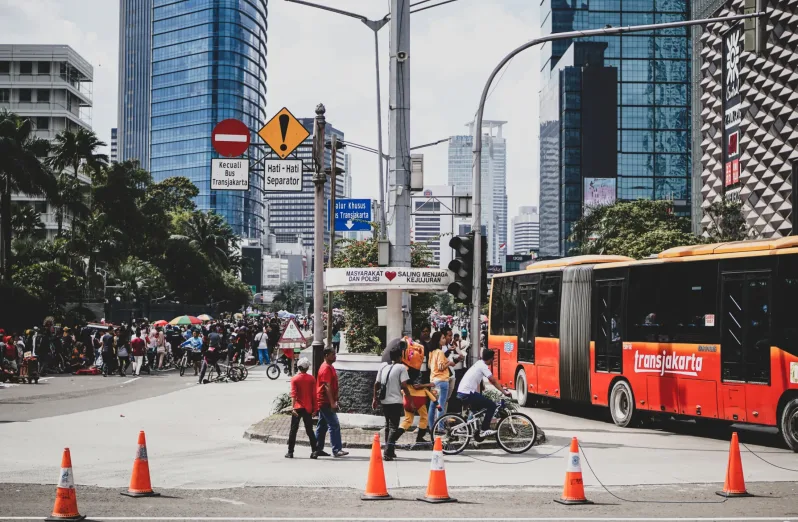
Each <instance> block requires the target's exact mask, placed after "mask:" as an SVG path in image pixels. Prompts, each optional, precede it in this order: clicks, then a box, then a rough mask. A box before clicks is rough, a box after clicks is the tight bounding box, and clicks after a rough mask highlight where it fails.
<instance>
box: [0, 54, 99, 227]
mask: <svg viewBox="0 0 798 522" xmlns="http://www.w3.org/2000/svg"><path fill="white" fill-rule="evenodd" d="M93 78H94V69H93V67H92V66H91V64H89V62H87V61H86V60H85V59H84V58H83V57H81V56H80V55H79V54H78V53H76V52H75V51H74V50H73V49H72V48H71V47H69V46H67V45H0V109H6V110H8V111H9V112H13V113H15V114H17V115H19V116H22V117H23V118H29V119H30V120H31V121H32V122H33V125H34V127H35V131H34V134H35V136H36V137H37V138H41V139H46V140H53V139H55V137H56V136H57V135H58V134H59V133H60V132H62V131H64V130H70V131H76V130H78V129H81V128H82V129H88V130H91V108H92V85H93ZM78 177H79V179H80V180H81V181H83V182H84V183H88V182H89V178H88V177H86V176H84V175H83V174H82V173H81V174H79V176H78ZM12 200H13V201H15V202H17V203H20V204H27V205H30V206H32V207H33V208H34V209H35V210H36V211H37V212H39V213H40V214H41V216H42V222H43V223H44V230H45V235H46V236H47V237H51V238H52V237H54V236H55V234H56V232H57V230H58V223H57V220H56V215H55V209H54V208H52V207H50V205H49V203H48V202H47V200H46V199H45V198H44V197H31V196H28V195H27V194H14V195H12ZM70 226H71V220H70V219H67V220H66V221H65V222H64V227H65V228H66V229H69V228H70Z"/></svg>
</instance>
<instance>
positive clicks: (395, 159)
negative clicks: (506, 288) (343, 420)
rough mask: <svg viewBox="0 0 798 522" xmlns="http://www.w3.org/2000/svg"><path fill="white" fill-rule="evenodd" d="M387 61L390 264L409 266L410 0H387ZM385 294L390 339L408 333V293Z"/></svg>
mask: <svg viewBox="0 0 798 522" xmlns="http://www.w3.org/2000/svg"><path fill="white" fill-rule="evenodd" d="M390 60H391V62H390V66H391V67H390V86H391V89H390V99H389V108H390V111H391V114H390V132H391V141H390V146H389V149H388V150H389V155H390V163H389V166H388V179H389V183H388V186H389V190H390V193H389V197H388V203H389V205H390V208H391V211H392V216H391V219H390V223H389V225H388V240H389V241H390V242H391V248H390V263H391V266H394V267H410V0H391V45H390ZM387 294H388V295H387V301H388V302H387V305H388V307H387V311H388V324H387V328H386V330H387V331H386V334H387V340H388V341H389V342H390V341H391V340H392V339H395V338H397V337H401V336H402V334H404V333H408V334H409V333H410V330H411V326H410V314H409V312H410V296H409V295H408V294H407V292H402V291H400V290H391V291H388V292H387ZM405 312H407V316H405Z"/></svg>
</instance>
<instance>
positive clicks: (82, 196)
mask: <svg viewBox="0 0 798 522" xmlns="http://www.w3.org/2000/svg"><path fill="white" fill-rule="evenodd" d="M55 179H56V189H55V192H54V193H53V194H52V196H51V197H50V204H51V205H52V206H53V207H55V219H56V222H57V223H58V236H59V237H60V236H61V232H62V230H63V227H64V218H65V217H66V215H67V214H68V213H69V214H71V215H72V216H75V217H79V218H82V217H85V216H87V215H88V214H89V213H90V210H89V206H88V205H87V204H86V201H87V200H88V194H89V192H90V190H91V188H90V187H89V185H86V184H85V183H83V182H81V181H80V180H78V179H77V178H75V177H74V176H70V175H69V174H67V173H66V172H61V173H60V174H58V176H56V177H55Z"/></svg>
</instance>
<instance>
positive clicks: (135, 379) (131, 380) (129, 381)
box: [119, 377, 141, 386]
mask: <svg viewBox="0 0 798 522" xmlns="http://www.w3.org/2000/svg"><path fill="white" fill-rule="evenodd" d="M139 379H141V377H134V378H132V379H129V380H127V381H125V382H123V383H122V384H129V383H131V382H133V381H137V380H139ZM122 384H120V385H119V386H122Z"/></svg>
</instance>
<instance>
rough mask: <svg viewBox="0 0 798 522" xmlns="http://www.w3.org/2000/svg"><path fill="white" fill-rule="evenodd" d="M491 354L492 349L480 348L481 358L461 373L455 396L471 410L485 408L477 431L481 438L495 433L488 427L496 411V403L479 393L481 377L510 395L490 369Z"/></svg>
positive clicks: (492, 354)
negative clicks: (461, 377)
mask: <svg viewBox="0 0 798 522" xmlns="http://www.w3.org/2000/svg"><path fill="white" fill-rule="evenodd" d="M493 356H494V353H493V350H488V349H487V348H486V349H484V350H482V358H481V359H480V360H479V361H477V362H476V364H474V365H473V366H472V367H471V368H469V369H468V371H467V372H466V373H465V375H463V380H462V381H460V386H459V387H458V388H457V398H458V399H460V400H461V401H463V403H465V404H468V405H469V406H470V407H471V410H472V411H479V410H485V416H484V417H483V418H482V427H481V428H480V432H479V436H480V437H482V438H485V437H489V436H491V435H495V434H496V431H495V430H492V429H490V421H491V420H492V419H493V414H494V413H496V403H495V402H493V401H492V400H490V399H488V398H487V397H485V396H484V395H482V394H481V393H479V386H480V385H481V384H482V379H483V378H486V377H487V379H488V381H490V383H491V384H492V385H494V386H495V387H496V389H497V390H501V391H502V393H504V394H505V395H506V396H508V397H510V396H511V394H510V392H509V391H507V389H506V388H504V387H503V386H502V385H501V384H500V383H499V380H498V379H496V377H494V376H493V373H492V372H491V371H490V364H491V363H492V362H493Z"/></svg>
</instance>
